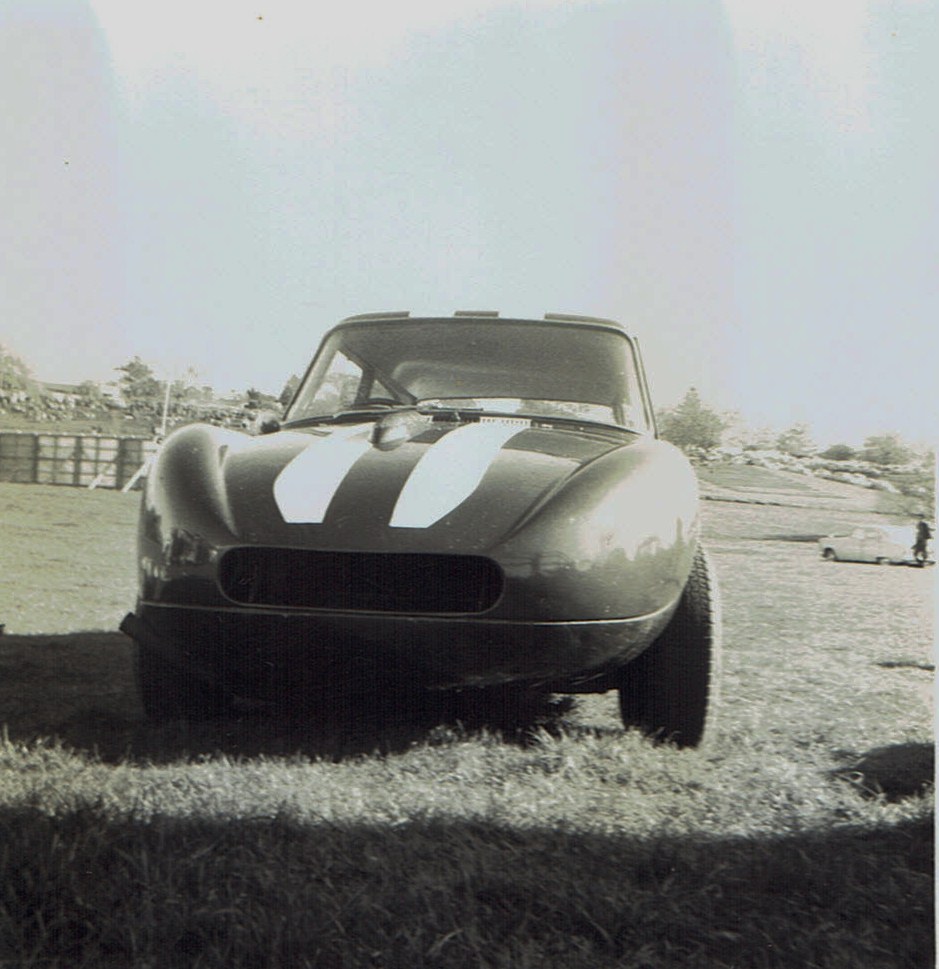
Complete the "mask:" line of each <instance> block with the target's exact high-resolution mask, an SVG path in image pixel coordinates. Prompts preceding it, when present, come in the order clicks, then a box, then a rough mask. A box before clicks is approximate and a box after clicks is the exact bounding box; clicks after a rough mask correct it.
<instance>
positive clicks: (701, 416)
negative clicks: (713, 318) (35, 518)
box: [0, 345, 916, 465]
mask: <svg viewBox="0 0 939 969" xmlns="http://www.w3.org/2000/svg"><path fill="white" fill-rule="evenodd" d="M115 373H116V374H118V377H117V379H116V381H115V383H116V387H117V391H118V393H119V396H120V400H121V401H122V403H123V405H124V406H125V407H127V408H129V409H130V410H133V411H135V412H138V413H145V414H158V413H160V412H161V410H162V408H163V405H164V403H165V402H167V401H168V403H169V407H170V409H171V410H174V411H176V410H179V409H183V408H186V407H198V406H199V405H206V406H208V405H211V404H212V403H214V402H215V401H216V400H217V395H216V393H215V391H214V390H213V389H212V388H211V387H208V386H205V385H200V384H199V382H198V374H197V373H196V371H195V370H193V369H192V368H190V369H189V370H188V371H187V372H186V373H185V374H184V375H183V376H182V377H180V378H177V379H176V380H173V381H170V382H169V384H168V385H167V382H166V381H161V380H159V379H158V378H157V376H156V373H155V372H154V370H153V368H152V367H151V366H150V365H149V364H147V363H146V362H145V361H143V360H142V359H141V358H140V357H139V356H135V357H134V358H133V359H131V360H128V361H127V362H126V363H124V364H122V365H121V366H120V367H116V368H115ZM298 384H299V377H298V376H297V375H296V374H293V375H291V377H290V378H289V379H288V380H287V382H286V383H285V384H284V387H283V389H282V390H281V392H280V394H279V395H278V396H277V397H276V398H275V397H273V396H272V395H268V394H263V393H262V392H261V391H259V390H258V389H257V388H255V387H248V388H247V389H246V390H245V391H244V394H243V402H244V405H245V406H246V407H247V408H248V409H261V408H263V407H270V406H273V405H275V404H279V405H280V406H282V407H285V406H286V405H287V404H288V403H289V402H290V400H291V398H292V397H293V394H294V392H295V391H296V389H297V385H298ZM17 393H18V394H30V395H39V394H41V387H40V385H39V382H38V381H36V380H35V379H34V378H33V376H32V374H31V372H30V369H29V367H28V366H27V365H26V363H25V362H24V361H23V360H22V359H20V358H19V357H17V356H16V355H15V354H13V353H11V352H10V351H9V350H7V349H6V348H5V347H3V346H2V345H0V400H2V399H3V398H4V397H7V398H9V397H10V396H11V395H12V394H17ZM77 394H78V396H79V398H80V399H81V400H82V401H84V402H86V403H87V404H88V405H89V406H92V407H93V406H96V405H102V406H103V405H104V403H105V398H104V394H103V392H102V390H101V387H100V386H99V385H98V384H96V383H95V382H94V381H90V380H87V381H85V382H83V383H82V384H80V385H78V387H77ZM657 422H658V428H659V433H660V435H661V436H662V437H663V438H665V439H666V440H668V441H671V442H672V443H673V444H675V445H677V446H678V447H679V448H681V449H682V450H683V451H685V452H686V453H688V454H691V455H693V456H705V455H707V454H709V453H712V452H714V451H715V450H716V449H717V448H719V447H721V446H722V445H725V444H728V443H731V444H733V445H735V446H738V447H742V448H743V449H746V450H777V451H781V452H783V453H784V454H789V455H792V456H793V457H809V456H818V457H821V458H825V459H827V460H831V461H850V460H861V461H867V462H870V463H872V464H877V465H903V464H906V463H908V462H909V461H911V460H913V459H914V458H915V457H916V454H915V451H914V449H913V448H912V447H911V446H910V445H909V444H908V443H906V442H905V441H904V440H903V439H902V437H901V436H900V435H899V434H897V433H893V432H888V433H882V434H873V435H871V436H869V437H867V438H866V439H865V440H864V443H863V445H862V446H861V447H859V448H855V447H852V446H851V445H849V444H845V443H836V444H832V445H830V446H829V447H828V448H827V449H826V450H824V451H819V449H818V447H817V445H816V444H815V442H814V441H813V440H812V435H811V431H810V429H809V427H808V425H807V424H794V425H793V426H792V427H789V428H787V429H786V430H784V431H782V432H780V433H774V432H772V431H770V430H765V429H764V430H752V429H748V428H746V427H742V426H741V424H742V422H741V421H740V419H739V417H738V416H737V415H736V414H727V413H721V412H720V411H717V410H715V409H714V408H712V407H710V406H708V405H707V404H705V402H704V401H703V400H702V399H701V395H700V394H699V393H698V391H697V389H696V388H694V387H692V388H691V389H690V390H688V392H687V393H686V394H685V396H684V397H683V398H682V400H681V401H680V402H679V403H678V404H677V405H675V406H674V407H671V408H667V409H664V410H660V411H659V412H658V413H657Z"/></svg>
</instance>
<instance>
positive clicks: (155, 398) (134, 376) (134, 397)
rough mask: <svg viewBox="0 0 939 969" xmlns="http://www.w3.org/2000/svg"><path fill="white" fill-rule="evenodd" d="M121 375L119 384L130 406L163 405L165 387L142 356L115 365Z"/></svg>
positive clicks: (149, 406) (156, 406)
mask: <svg viewBox="0 0 939 969" xmlns="http://www.w3.org/2000/svg"><path fill="white" fill-rule="evenodd" d="M114 369H115V370H117V371H118V372H119V373H120V374H121V377H120V379H119V381H118V384H119V386H120V389H121V396H122V397H123V398H124V402H125V403H126V404H128V406H131V407H133V406H137V407H144V408H148V409H150V410H154V409H158V408H159V407H160V406H161V400H162V396H163V388H162V387H161V385H160V381H159V380H157V378H156V375H155V374H154V373H153V370H152V368H151V367H149V366H148V365H147V364H145V363H144V362H143V360H141V359H140V357H134V359H133V360H130V361H129V362H127V363H125V364H124V365H123V366H122V367H115V368H114Z"/></svg>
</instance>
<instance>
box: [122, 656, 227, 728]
mask: <svg viewBox="0 0 939 969" xmlns="http://www.w3.org/2000/svg"><path fill="white" fill-rule="evenodd" d="M134 678H135V679H136V681H137V694H138V696H139V697H140V703H141V706H142V707H143V710H144V713H145V714H146V715H147V719H148V720H152V721H154V722H164V721H168V720H211V719H214V718H216V717H220V716H223V715H224V714H225V713H226V712H227V711H228V704H227V703H226V702H225V695H224V693H223V692H222V691H221V690H220V689H218V688H214V687H212V686H209V685H208V684H206V683H203V682H201V681H200V680H199V679H198V678H197V677H196V676H194V675H192V673H191V672H188V671H185V670H183V669H178V668H176V667H174V666H171V665H170V664H169V663H168V662H167V661H166V659H165V658H164V657H163V656H161V655H159V654H158V653H157V652H156V651H154V650H153V649H150V648H148V647H147V646H145V645H143V644H142V643H137V645H136V649H135V653H134Z"/></svg>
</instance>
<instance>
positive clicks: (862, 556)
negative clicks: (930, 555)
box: [818, 525, 916, 565]
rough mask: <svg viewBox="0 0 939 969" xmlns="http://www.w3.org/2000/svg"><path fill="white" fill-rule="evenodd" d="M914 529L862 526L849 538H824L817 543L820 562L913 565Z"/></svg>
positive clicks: (829, 536) (844, 536)
mask: <svg viewBox="0 0 939 969" xmlns="http://www.w3.org/2000/svg"><path fill="white" fill-rule="evenodd" d="M915 540H916V529H915V528H913V527H911V526H907V525H863V526H860V527H858V528H855V529H854V531H853V532H851V534H850V535H826V536H825V537H824V538H820V539H819V540H818V544H819V548H820V549H821V553H822V558H826V559H830V560H831V561H833V562H835V561H837V562H876V563H877V564H878V565H914V564H916V559H915V558H914V556H913V543H914V541H915Z"/></svg>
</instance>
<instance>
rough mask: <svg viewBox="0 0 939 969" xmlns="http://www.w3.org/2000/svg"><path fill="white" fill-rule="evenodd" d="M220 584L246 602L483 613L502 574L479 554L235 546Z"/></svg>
mask: <svg viewBox="0 0 939 969" xmlns="http://www.w3.org/2000/svg"><path fill="white" fill-rule="evenodd" d="M218 581H219V585H220V587H221V589H222V592H224V594H225V595H226V596H228V598H229V599H233V600H234V601H235V602H238V603H242V604H244V605H259V606H284V607H291V608H300V609H330V610H336V611H340V612H341V611H368V612H399V613H439V612H448V613H468V612H485V611H486V610H487V609H490V608H492V606H493V605H495V603H496V601H497V600H498V598H499V596H500V595H501V594H502V583H503V576H502V570H501V569H500V568H499V566H498V565H496V563H495V562H493V561H492V560H491V559H487V558H483V557H482V556H479V555H425V554H415V553H380V552H324V551H311V550H308V549H295V548H233V549H229V550H228V551H227V552H226V553H225V554H224V555H223V556H222V560H221V562H220V563H219V580H218Z"/></svg>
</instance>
